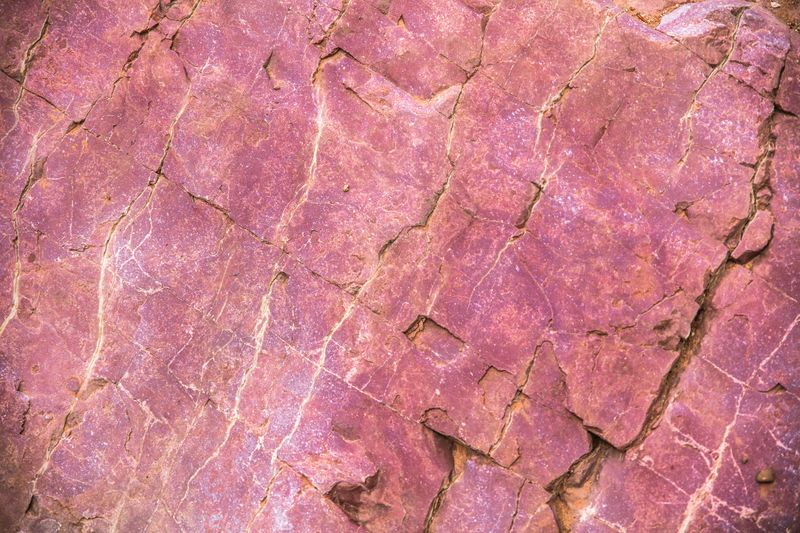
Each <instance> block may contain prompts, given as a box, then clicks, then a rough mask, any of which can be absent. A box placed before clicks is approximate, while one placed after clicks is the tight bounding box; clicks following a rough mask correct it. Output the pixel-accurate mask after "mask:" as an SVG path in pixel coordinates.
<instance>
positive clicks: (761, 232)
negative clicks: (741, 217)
mask: <svg viewBox="0 0 800 533" xmlns="http://www.w3.org/2000/svg"><path fill="white" fill-rule="evenodd" d="M773 225H774V223H773V218H772V214H771V213H770V212H769V211H766V210H760V211H758V212H756V214H755V216H753V218H752V220H751V221H750V223H749V224H748V225H747V227H746V228H745V230H744V234H743V235H742V239H741V240H740V241H739V244H738V245H737V246H736V249H735V250H734V251H733V254H732V257H733V258H734V259H736V260H737V261H748V260H749V259H751V258H752V257H753V256H755V255H757V254H758V253H759V252H760V251H761V250H763V249H764V248H766V247H767V245H768V244H769V241H770V239H772V228H773Z"/></svg>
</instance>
